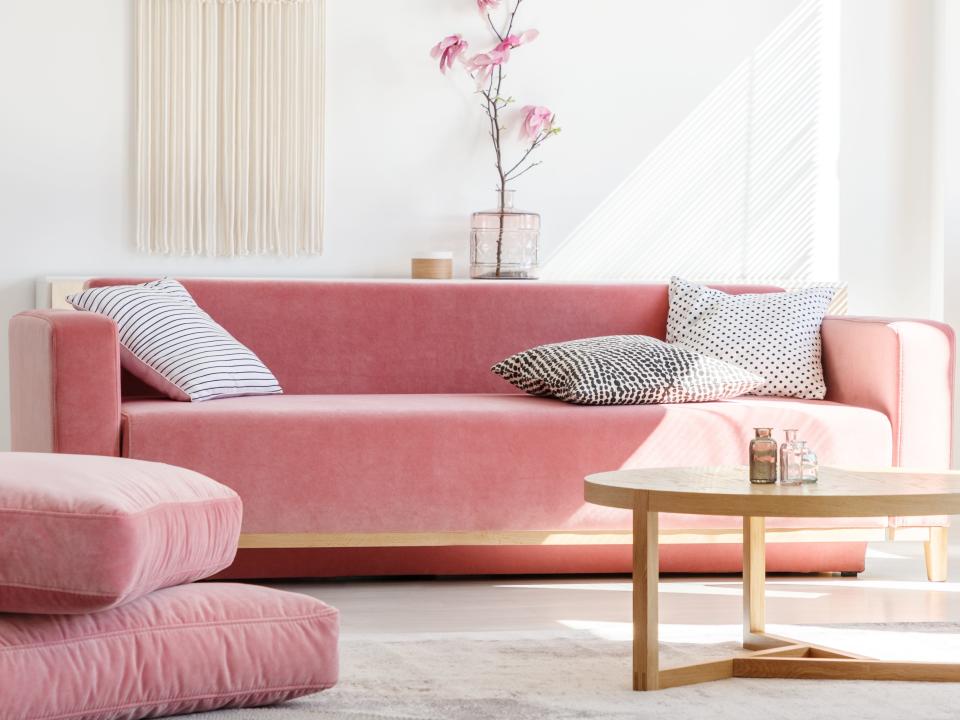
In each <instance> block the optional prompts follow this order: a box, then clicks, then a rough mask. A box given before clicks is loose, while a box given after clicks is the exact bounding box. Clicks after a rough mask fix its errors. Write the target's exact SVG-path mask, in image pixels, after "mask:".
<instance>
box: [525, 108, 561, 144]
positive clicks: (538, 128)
mask: <svg viewBox="0 0 960 720" xmlns="http://www.w3.org/2000/svg"><path fill="white" fill-rule="evenodd" d="M520 112H521V113H522V115H523V123H522V124H521V126H520V135H521V136H522V137H525V138H528V139H530V140H536V139H537V138H538V137H540V133H544V132H550V130H551V129H552V128H553V110H551V109H550V108H548V107H544V106H542V105H527V106H526V107H524V108H521V110H520Z"/></svg>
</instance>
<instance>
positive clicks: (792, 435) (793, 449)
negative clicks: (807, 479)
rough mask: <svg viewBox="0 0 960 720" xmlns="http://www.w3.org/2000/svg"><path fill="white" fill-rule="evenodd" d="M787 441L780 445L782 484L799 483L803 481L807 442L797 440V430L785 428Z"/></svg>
mask: <svg viewBox="0 0 960 720" xmlns="http://www.w3.org/2000/svg"><path fill="white" fill-rule="evenodd" d="M784 433H785V434H786V436H787V439H786V441H785V442H784V443H783V445H781V446H780V484H781V485H799V484H800V483H801V482H803V454H804V452H806V447H807V443H806V442H804V441H803V440H797V431H796V430H792V429H791V430H785V431H784Z"/></svg>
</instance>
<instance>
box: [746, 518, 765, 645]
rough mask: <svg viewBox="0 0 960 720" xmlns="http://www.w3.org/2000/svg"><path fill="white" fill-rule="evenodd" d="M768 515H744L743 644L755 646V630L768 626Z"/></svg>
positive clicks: (760, 630)
mask: <svg viewBox="0 0 960 720" xmlns="http://www.w3.org/2000/svg"><path fill="white" fill-rule="evenodd" d="M765 530H766V519H765V518H762V517H744V518H743V645H744V647H750V648H753V647H756V638H755V637H754V636H755V634H756V633H762V632H764V630H765V629H766V598H765V585H766V575H767V557H766V556H767V548H766V542H765Z"/></svg>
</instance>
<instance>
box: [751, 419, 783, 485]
mask: <svg viewBox="0 0 960 720" xmlns="http://www.w3.org/2000/svg"><path fill="white" fill-rule="evenodd" d="M754 432H755V433H756V437H754V438H753V440H751V441H750V482H752V483H753V484H754V485H769V484H770V483H775V482H776V481H777V441H776V440H774V439H773V435H772V434H773V429H772V428H754Z"/></svg>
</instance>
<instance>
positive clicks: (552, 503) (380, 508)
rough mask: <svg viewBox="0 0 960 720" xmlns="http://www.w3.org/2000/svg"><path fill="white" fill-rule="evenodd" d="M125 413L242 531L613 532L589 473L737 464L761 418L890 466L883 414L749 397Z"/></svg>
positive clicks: (825, 446)
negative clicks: (216, 486) (220, 502)
mask: <svg viewBox="0 0 960 720" xmlns="http://www.w3.org/2000/svg"><path fill="white" fill-rule="evenodd" d="M122 416H123V452H124V454H125V455H127V456H129V457H135V458H143V459H150V460H160V461H168V462H177V463H179V464H181V465H183V466H185V467H190V468H192V469H194V470H197V471H199V472H203V473H206V474H209V475H211V476H212V477H214V478H216V479H218V480H220V481H222V482H224V483H226V484H229V485H230V486H231V487H232V488H234V489H235V490H236V491H237V492H238V493H239V494H240V496H241V497H242V498H243V501H244V507H245V512H244V532H247V533H296V532H321V533H341V532H342V533H377V532H381V533H382V532H443V531H475V530H525V531H526V530H541V531H546V530H603V529H617V530H622V529H627V528H629V527H630V518H629V513H628V512H627V511H624V510H618V509H615V508H605V507H600V506H597V505H592V504H588V503H586V502H585V501H584V498H583V478H584V476H585V475H587V474H590V473H594V472H600V471H603V470H616V469H618V468H631V467H666V466H678V465H700V464H703V465H713V464H718V465H720V464H724V465H732V464H743V463H745V462H746V459H747V445H748V442H749V439H750V437H751V436H752V434H753V430H752V428H753V427H754V426H758V425H762V426H772V427H795V428H798V429H799V431H800V432H799V434H800V437H802V438H804V439H806V440H808V441H809V442H810V444H811V446H812V447H813V448H815V449H816V451H817V452H818V453H819V455H820V458H821V462H823V463H824V464H850V465H872V466H888V465H889V464H890V458H891V452H892V451H891V432H890V423H889V421H888V420H887V418H886V416H885V415H883V414H882V413H879V412H875V411H871V410H865V409H862V408H856V407H851V406H847V405H838V404H835V403H831V402H824V401H801V400H793V399H774V398H758V397H745V398H738V399H735V400H728V401H724V402H713V403H696V404H684V405H633V406H602V407H589V406H577V405H570V404H567V403H562V402H559V401H557V400H551V399H546V398H537V397H532V396H529V395H520V394H516V395H506V394H489V395H483V394H479V395H414V394H410V395H286V396H272V397H248V398H231V399H227V400H223V401H220V402H216V403H200V404H193V403H191V404H186V403H176V402H170V401H166V400H131V401H127V402H124V403H123V406H122ZM744 482H746V478H745V479H744ZM784 522H786V521H784ZM851 522H856V523H858V525H862V524H863V522H864V521H851ZM724 523H726V521H724ZM805 524H806V523H801V525H805ZM855 526H856V525H855ZM721 527H723V525H721Z"/></svg>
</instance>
